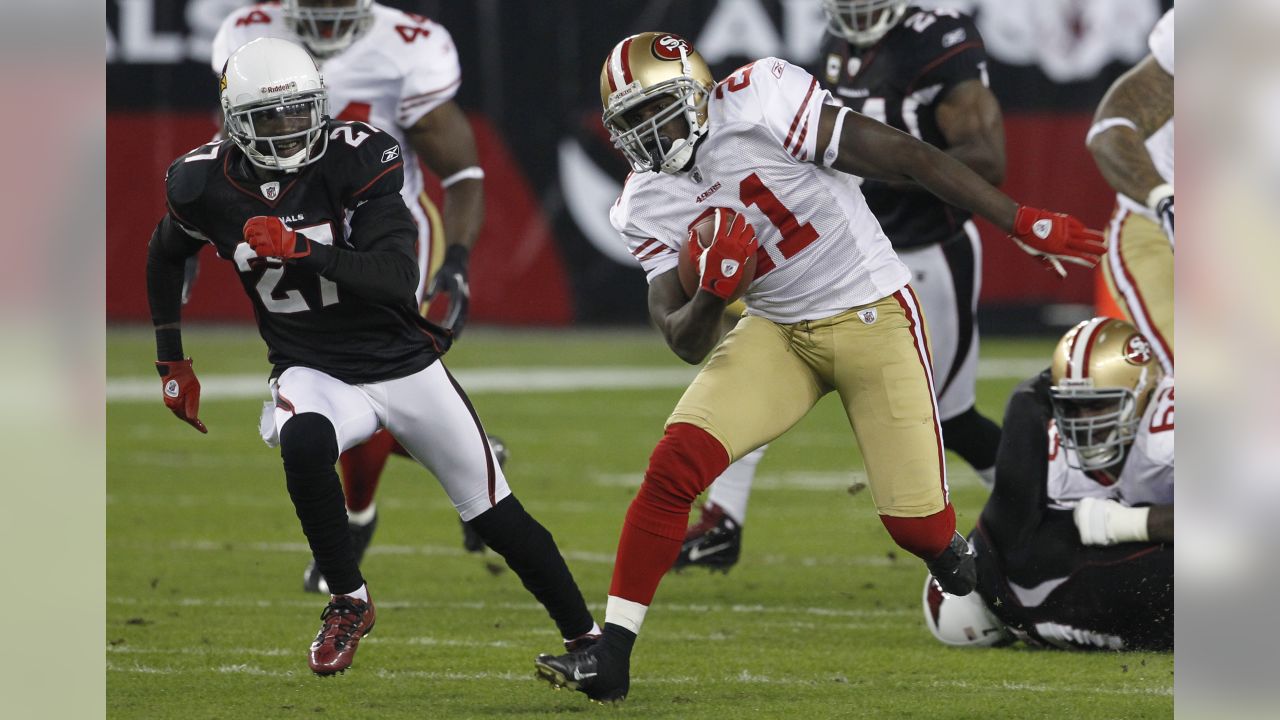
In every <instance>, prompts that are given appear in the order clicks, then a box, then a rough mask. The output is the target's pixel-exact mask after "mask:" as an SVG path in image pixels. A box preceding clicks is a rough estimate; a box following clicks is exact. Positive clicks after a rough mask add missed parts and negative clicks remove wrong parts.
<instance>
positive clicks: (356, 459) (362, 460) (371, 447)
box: [338, 430, 400, 512]
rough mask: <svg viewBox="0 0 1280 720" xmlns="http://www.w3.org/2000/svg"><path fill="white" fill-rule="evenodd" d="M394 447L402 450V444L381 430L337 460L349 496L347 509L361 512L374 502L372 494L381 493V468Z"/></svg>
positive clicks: (344, 487)
mask: <svg viewBox="0 0 1280 720" xmlns="http://www.w3.org/2000/svg"><path fill="white" fill-rule="evenodd" d="M392 446H395V447H399V446H400V443H398V442H396V439H395V438H393V437H391V433H389V432H387V431H386V430H379V431H377V432H375V433H374V434H373V435H372V436H371V437H370V438H369V439H368V440H366V441H364V443H362V444H360V445H357V446H355V447H353V448H351V449H350V450H348V451H346V452H344V453H342V455H341V456H340V457H339V458H338V462H339V463H340V464H341V465H342V491H343V492H344V493H346V496H347V509H348V510H351V511H352V512H360V511H362V510H366V509H368V507H369V505H370V504H371V503H373V494H374V493H375V492H376V491H377V490H378V480H380V479H381V478H382V468H383V467H384V466H386V464H387V456H388V455H390V454H391V450H392Z"/></svg>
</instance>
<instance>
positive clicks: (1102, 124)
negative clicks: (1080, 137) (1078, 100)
mask: <svg viewBox="0 0 1280 720" xmlns="http://www.w3.org/2000/svg"><path fill="white" fill-rule="evenodd" d="M1117 127H1127V128H1129V129H1130V130H1132V131H1134V132H1139V131H1138V126H1137V125H1134V124H1133V121H1132V120H1130V119H1129V118H1122V117H1111V118H1103V119H1101V120H1099V121H1098V122H1096V123H1094V124H1093V127H1091V128H1089V134H1088V135H1085V137H1084V144H1085V145H1088V144H1090V143H1092V142H1093V139H1094V138H1095V137H1097V136H1099V135H1101V134H1102V133H1104V132H1106V131H1108V130H1110V129H1111V128H1117Z"/></svg>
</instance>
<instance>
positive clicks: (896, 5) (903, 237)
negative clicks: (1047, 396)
mask: <svg viewBox="0 0 1280 720" xmlns="http://www.w3.org/2000/svg"><path fill="white" fill-rule="evenodd" d="M822 4H823V9H824V10H825V11H826V14H827V39H826V42H825V43H824V45H823V52H822V55H821V56H820V57H821V58H823V62H824V66H823V68H822V73H821V74H820V75H819V79H820V80H821V81H823V83H824V84H825V85H826V86H827V87H828V88H830V89H831V90H832V91H833V92H834V93H835V96H836V99H837V101H838V102H840V103H841V104H843V105H845V106H847V107H850V108H852V109H854V110H856V111H858V112H860V113H862V114H863V115H866V116H867V117H870V118H874V119H876V120H879V121H880V122H883V123H886V124H888V125H890V126H891V127H894V128H897V129H898V130H901V131H903V132H905V133H908V134H911V135H914V136H915V137H917V138H919V139H921V140H924V141H925V142H927V143H929V144H930V145H934V146H936V147H938V148H940V149H941V150H942V151H943V152H945V153H947V154H948V155H950V156H951V157H953V158H955V159H957V160H959V161H960V162H962V163H964V164H965V165H968V166H969V167H970V168H972V169H973V171H974V172H976V173H978V174H979V175H981V176H982V178H983V179H984V180H986V181H987V182H989V183H991V184H992V185H999V184H1000V183H1001V182H1003V181H1004V171H1005V151H1004V122H1003V119H1002V117H1001V113H1000V103H999V102H998V101H997V100H996V97H995V95H994V94H992V92H991V90H990V88H989V87H988V82H987V58H986V52H985V51H984V49H983V43H982V37H981V35H979V34H978V28H977V27H976V26H974V24H973V21H972V20H971V19H970V18H969V17H968V16H967V15H964V14H962V13H960V12H957V11H955V10H924V9H921V8H918V7H915V6H911V5H909V4H908V2H907V0H823V3H822ZM862 196H863V197H864V198H865V199H866V201H867V207H869V208H870V209H871V212H872V213H874V214H875V216H876V220H877V221H878V222H879V223H880V227H881V229H882V230H884V234H885V236H886V237H888V238H889V242H890V243H892V245H893V249H894V252H896V253H897V255H898V259H899V260H901V261H902V263H903V264H904V265H906V266H907V269H908V270H910V271H911V288H912V290H914V291H915V293H916V296H917V297H918V298H919V300H920V307H921V310H922V312H923V313H924V316H925V317H926V318H927V319H928V323H929V343H930V349H931V350H932V357H933V372H934V381H935V386H936V389H937V391H938V416H939V418H940V419H941V421H942V441H943V444H944V445H946V447H947V449H948V450H951V451H953V452H955V453H956V454H957V455H959V456H960V457H962V458H964V459H965V461H967V462H968V463H969V465H970V466H972V467H973V470H974V472H976V473H977V474H978V477H979V478H980V479H981V481H982V483H983V485H985V486H986V487H988V488H990V487H991V485H992V483H993V482H994V480H995V464H996V448H997V447H998V446H999V444H1000V428H999V427H998V426H996V424H995V423H994V422H992V421H991V419H990V418H988V417H986V416H984V415H982V414H981V413H979V412H978V410H977V408H976V407H975V406H974V405H975V403H976V401H977V394H976V390H975V384H976V383H977V379H978V327H977V323H976V317H975V316H976V312H977V306H978V295H979V292H980V291H981V288H982V243H981V240H980V238H979V236H978V229H977V227H975V226H974V224H973V221H972V220H971V219H970V213H969V212H968V211H967V210H965V209H963V208H959V207H955V206H953V205H949V204H948V203H946V202H944V201H943V200H941V199H939V198H938V197H937V196H935V195H933V194H932V193H930V192H928V191H927V190H926V189H925V188H923V187H921V186H920V185H918V184H916V183H913V182H902V181H889V182H885V181H878V180H871V179H869V180H867V181H866V182H864V183H863V184H862ZM748 458H751V456H750V455H749V456H747V458H744V460H746V459H748ZM741 463H742V461H739V463H737V464H741ZM751 479H752V474H751V473H742V472H729V473H727V474H726V476H725V477H723V478H718V479H717V480H716V481H715V482H714V483H712V485H711V489H710V491H709V492H708V495H707V504H706V505H705V506H704V507H703V510H702V516H701V518H699V520H698V522H697V523H695V524H694V525H693V526H691V527H690V529H689V532H688V534H687V535H686V538H685V544H684V547H683V548H681V552H680V556H679V557H678V558H677V560H676V566H677V567H680V566H682V565H704V566H707V567H712V568H727V566H728V565H731V564H732V562H733V561H736V560H737V557H738V545H739V544H740V543H741V535H742V529H743V520H744V518H745V516H746V509H747V497H748V495H749V494H750V492H751Z"/></svg>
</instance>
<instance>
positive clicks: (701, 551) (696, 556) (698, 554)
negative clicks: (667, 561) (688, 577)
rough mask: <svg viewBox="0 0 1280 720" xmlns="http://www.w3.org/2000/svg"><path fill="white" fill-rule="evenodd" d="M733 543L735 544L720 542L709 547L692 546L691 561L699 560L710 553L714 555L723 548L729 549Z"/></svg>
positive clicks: (690, 549)
mask: <svg viewBox="0 0 1280 720" xmlns="http://www.w3.org/2000/svg"><path fill="white" fill-rule="evenodd" d="M731 545H733V543H731V542H727V543H720V544H719V545H712V546H711V547H709V548H701V547H691V548H689V562H698V561H699V560H701V559H702V558H704V557H707V556H708V555H714V554H716V553H718V552H720V551H721V550H725V549H728V548H729V546H731Z"/></svg>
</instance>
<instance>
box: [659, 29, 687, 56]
mask: <svg viewBox="0 0 1280 720" xmlns="http://www.w3.org/2000/svg"><path fill="white" fill-rule="evenodd" d="M681 48H683V49H684V52H685V54H686V55H692V54H693V48H692V47H689V43H688V41H686V40H685V39H684V38H682V37H680V36H679V35H659V36H658V37H656V38H654V39H653V55H654V57H656V58H658V59H659V60H679V59H680V50H681Z"/></svg>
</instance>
